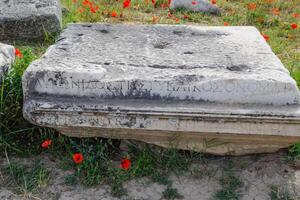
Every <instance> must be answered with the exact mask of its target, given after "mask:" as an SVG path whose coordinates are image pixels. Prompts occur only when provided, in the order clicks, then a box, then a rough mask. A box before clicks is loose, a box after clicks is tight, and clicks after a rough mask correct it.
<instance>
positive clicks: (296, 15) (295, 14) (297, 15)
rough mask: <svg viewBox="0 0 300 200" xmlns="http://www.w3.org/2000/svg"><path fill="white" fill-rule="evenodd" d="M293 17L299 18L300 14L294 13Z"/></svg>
mask: <svg viewBox="0 0 300 200" xmlns="http://www.w3.org/2000/svg"><path fill="white" fill-rule="evenodd" d="M292 16H293V17H294V18H298V17H299V16H300V14H299V13H293V14H292Z"/></svg>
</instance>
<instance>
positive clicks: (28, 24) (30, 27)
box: [0, 0, 62, 41]
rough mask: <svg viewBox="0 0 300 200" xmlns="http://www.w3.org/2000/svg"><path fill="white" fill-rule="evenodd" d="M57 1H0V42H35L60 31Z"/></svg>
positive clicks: (59, 7) (59, 12) (58, 4)
mask: <svg viewBox="0 0 300 200" xmlns="http://www.w3.org/2000/svg"><path fill="white" fill-rule="evenodd" d="M61 13H62V11H61V6H60V2H59V0H1V1H0V41H1V40H2V41H3V40H10V39H14V40H15V39H19V40H24V39H25V40H36V39H42V38H44V37H45V33H48V34H57V33H59V32H60V30H61V21H62V19H61V17H62V14H61Z"/></svg>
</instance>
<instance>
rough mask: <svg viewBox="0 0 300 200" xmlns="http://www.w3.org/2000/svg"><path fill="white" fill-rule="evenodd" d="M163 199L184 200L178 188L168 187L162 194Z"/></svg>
mask: <svg viewBox="0 0 300 200" xmlns="http://www.w3.org/2000/svg"><path fill="white" fill-rule="evenodd" d="M162 198H163V199H167V200H175V199H183V196H182V195H181V194H179V193H178V190H177V189H176V188H171V187H167V188H166V189H165V191H163V193H162Z"/></svg>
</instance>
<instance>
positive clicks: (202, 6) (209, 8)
mask: <svg viewBox="0 0 300 200" xmlns="http://www.w3.org/2000/svg"><path fill="white" fill-rule="evenodd" d="M170 8H171V9H172V10H173V9H177V8H185V9H188V10H191V11H194V12H205V13H211V14H214V15H219V14H221V9H220V8H219V7H218V6H216V5H213V4H211V2H210V1H208V0H172V1H171V4H170Z"/></svg>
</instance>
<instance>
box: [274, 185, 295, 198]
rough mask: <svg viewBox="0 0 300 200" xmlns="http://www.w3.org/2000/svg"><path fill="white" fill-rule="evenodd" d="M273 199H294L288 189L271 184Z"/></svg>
mask: <svg viewBox="0 0 300 200" xmlns="http://www.w3.org/2000/svg"><path fill="white" fill-rule="evenodd" d="M270 197H271V200H293V199H292V198H291V197H290V195H289V193H288V191H287V190H280V189H279V188H278V187H276V186H271V193H270Z"/></svg>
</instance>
